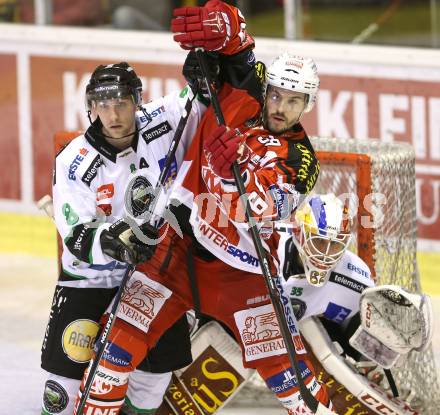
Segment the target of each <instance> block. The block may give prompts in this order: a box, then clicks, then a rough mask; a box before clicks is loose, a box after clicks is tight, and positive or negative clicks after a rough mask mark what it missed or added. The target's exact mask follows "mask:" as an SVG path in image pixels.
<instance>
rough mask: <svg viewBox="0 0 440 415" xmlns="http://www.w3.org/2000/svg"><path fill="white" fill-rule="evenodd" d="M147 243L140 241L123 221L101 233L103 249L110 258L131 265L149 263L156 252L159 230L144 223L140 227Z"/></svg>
mask: <svg viewBox="0 0 440 415" xmlns="http://www.w3.org/2000/svg"><path fill="white" fill-rule="evenodd" d="M139 229H140V231H141V232H142V234H143V235H144V237H145V242H144V241H141V240H139V239H138V237H137V236H136V235H135V234H134V233H133V231H132V229H131V228H130V226H129V225H128V223H127V222H125V221H124V220H123V219H120V220H118V221H117V222H115V223H113V224H112V225H111V226H110V228H109V229H108V230H104V231H103V232H102V233H101V237H100V241H101V249H102V251H103V252H104V253H105V254H107V255H108V256H110V257H112V258H114V259H116V260H117V261H120V262H125V263H127V264H130V265H136V264H140V263H142V262H145V261H148V260H149V259H150V258H151V257H152V256H153V255H154V252H155V250H156V244H157V238H158V234H159V233H158V230H157V229H156V228H155V227H153V226H152V225H150V224H149V223H144V224H143V225H141V226H140V227H139Z"/></svg>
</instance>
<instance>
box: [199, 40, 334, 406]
mask: <svg viewBox="0 0 440 415" xmlns="http://www.w3.org/2000/svg"><path fill="white" fill-rule="evenodd" d="M196 56H197V59H198V62H199V65H200V70H201V71H202V74H203V77H204V80H205V83H206V86H207V89H208V94H209V98H210V100H211V105H212V106H213V109H214V113H215V116H216V118H217V122H218V124H220V125H225V119H224V116H223V112H222V110H221V107H220V103H219V101H218V97H217V93H216V91H215V90H214V88H213V84H212V80H211V79H210V74H209V71H208V68H207V64H206V58H205V55H204V51H203V49H200V48H199V49H196ZM232 172H233V175H234V179H235V183H236V186H237V188H238V192H239V194H240V199H241V201H242V203H243V206H244V207H245V215H246V219H247V221H248V226H249V230H250V232H251V236H252V240H253V243H254V246H255V250H256V252H257V256H258V259H259V261H260V266H261V271H262V274H263V277H264V280H265V283H266V286H267V288H268V291H269V297H270V299H271V302H272V304H273V307H274V310H275V314H276V317H277V320H278V323H279V327H280V330H281V334H282V337H283V340H284V343H285V345H286V349H287V354H288V356H289V359H290V362H291V364H292V367H293V369H294V371H295V376H296V378H297V381H298V387H299V390H300V394H301V396H302V398H303V400H304V402H305V404H306V405H307V407H308V408H309V409H310V410H311V411H313V412H314V413H316V414H321V415H322V414H331V413H332V412H331V411H330V410H329V409H328V408H326V407H325V406H324V405H322V404H320V403H319V401H318V400H317V399H316V398H315V397H314V396H313V395H312V393H311V392H310V391H309V389H308V388H307V386H306V385H305V383H304V381H303V379H302V376H301V371H300V369H299V366H298V362H297V361H296V351H295V346H294V344H293V341H292V335H291V332H290V328H289V325H288V324H287V321H286V316H285V314H284V311H283V306H282V303H281V300H280V293H279V292H278V289H277V287H276V286H275V280H274V278H273V276H272V275H271V272H270V268H269V263H268V260H267V257H266V253H265V251H264V248H263V244H262V242H261V239H260V235H259V234H258V231H257V228H256V222H255V220H254V218H253V216H252V213H251V210H250V205H249V201H248V198H247V194H246V189H245V186H244V183H243V179H242V177H241V174H240V169H239V167H238V164H237V162H234V164H233V165H232ZM324 409H325V410H327V412H323V411H324ZM318 411H320V412H318Z"/></svg>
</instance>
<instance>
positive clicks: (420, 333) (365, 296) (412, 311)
mask: <svg viewBox="0 0 440 415" xmlns="http://www.w3.org/2000/svg"><path fill="white" fill-rule="evenodd" d="M360 314H361V326H360V327H359V328H358V329H357V331H356V332H355V333H354V335H353V336H352V337H351V338H350V344H351V345H352V346H353V347H354V348H355V349H356V350H358V351H359V352H361V353H362V354H363V355H364V356H366V357H367V358H369V359H371V360H372V361H374V362H376V363H377V364H379V365H380V366H382V367H384V368H386V369H389V368H390V367H392V366H393V365H394V364H395V363H396V362H397V360H398V359H399V357H400V356H402V355H406V354H407V353H409V352H410V351H412V350H416V351H424V350H426V349H427V347H428V346H429V344H430V341H431V338H432V332H433V323H432V306H431V302H430V299H429V297H428V296H426V295H424V294H410V293H408V292H407V291H405V290H403V289H402V288H401V287H399V286H396V285H382V286H379V287H373V288H367V289H366V290H364V292H363V293H362V295H361V299H360Z"/></svg>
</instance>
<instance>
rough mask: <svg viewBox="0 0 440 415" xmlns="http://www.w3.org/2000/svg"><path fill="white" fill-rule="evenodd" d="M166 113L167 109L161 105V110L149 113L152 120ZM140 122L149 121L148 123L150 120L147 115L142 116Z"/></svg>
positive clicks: (157, 109)
mask: <svg viewBox="0 0 440 415" xmlns="http://www.w3.org/2000/svg"><path fill="white" fill-rule="evenodd" d="M164 112H165V107H164V106H163V105H161V106H160V107H159V108H156V109H155V110H153V111H151V112H150V113H149V115H150V117H151V118H155V117H157V116H158V115H160V114H163V113H164ZM139 120H140V121H141V122H147V121H148V118H147V117H146V116H145V115H142V116H141V117H140V118H139Z"/></svg>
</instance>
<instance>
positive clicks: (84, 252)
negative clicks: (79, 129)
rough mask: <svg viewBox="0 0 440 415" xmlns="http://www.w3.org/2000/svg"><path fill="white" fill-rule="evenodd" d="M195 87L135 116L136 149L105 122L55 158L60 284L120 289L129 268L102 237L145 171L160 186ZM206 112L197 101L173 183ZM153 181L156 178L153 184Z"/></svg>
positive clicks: (175, 164) (177, 158)
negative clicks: (115, 139)
mask: <svg viewBox="0 0 440 415" xmlns="http://www.w3.org/2000/svg"><path fill="white" fill-rule="evenodd" d="M188 94H191V90H190V88H185V89H184V90H183V91H182V92H180V93H179V92H175V93H171V94H169V95H167V96H165V97H162V98H160V99H157V100H155V101H152V102H150V103H148V104H145V105H144V108H145V109H146V111H147V113H148V114H150V116H151V121H150V122H149V120H148V119H147V117H146V116H145V115H144V113H143V112H142V111H139V112H138V113H137V114H136V126H137V130H138V134H137V135H136V136H135V138H134V140H133V143H132V145H131V147H129V148H127V149H125V150H121V151H120V150H118V149H116V148H115V147H113V146H112V145H110V144H109V143H108V142H107V141H106V140H105V138H104V137H103V136H102V134H101V132H100V130H101V128H100V127H101V125H100V121H99V120H98V121H95V122H94V123H93V124H92V125H91V126H90V127H89V128H88V130H87V131H86V132H85V133H84V135H80V136H78V137H76V138H75V139H73V140H72V141H71V142H70V143H69V144H68V145H67V146H66V147H65V148H64V149H63V150H62V151H61V152H60V153H59V154H58V155H57V157H56V161H55V170H54V182H53V200H54V211H55V222H56V226H57V229H58V232H59V234H60V236H61V238H62V240H63V253H62V271H61V274H60V279H59V285H63V286H74V287H84V288H103V287H106V288H110V287H115V286H117V285H119V283H120V280H121V279H122V276H123V274H124V271H125V268H126V264H124V263H121V262H118V261H116V260H114V259H113V258H110V257H109V256H107V255H106V254H104V253H103V252H102V249H101V244H100V235H101V233H102V231H103V230H104V229H108V228H109V226H110V225H111V223H113V222H115V221H116V220H117V219H120V218H122V217H123V216H124V214H125V212H126V211H125V208H124V196H125V190H126V187H127V185H128V183H129V181H130V179H131V178H132V176H133V173H135V172H136V173H139V171H140V169H143V171H144V172H145V174H146V176H148V177H149V178H150V182H151V184H152V185H153V186H155V185H156V182H157V179H158V177H159V174H160V172H161V170H162V168H163V165H164V163H165V158H166V154H167V153H168V150H169V148H170V143H171V141H172V139H173V136H174V133H175V131H176V128H177V125H178V123H179V120H180V118H181V115H182V114H183V111H184V110H183V109H184V106H185V103H186V102H187V99H188ZM205 109H206V107H205V105H204V104H202V103H201V102H200V101H198V100H197V99H195V100H194V101H193V106H192V110H191V113H190V115H189V117H188V121H187V124H186V127H185V130H184V132H183V135H182V138H181V141H180V144H179V146H178V148H177V151H176V154H175V158H174V159H173V160H172V164H171V170H170V173H169V179H168V180H173V179H174V177H175V175H176V174H177V170H178V168H179V166H180V164H181V162H182V159H183V156H184V154H185V151H186V149H187V148H188V146H189V144H190V143H191V140H192V137H193V136H194V133H195V131H196V128H197V126H198V124H199V122H200V119H201V117H202V115H203V113H204V111H205ZM151 178H153V179H151Z"/></svg>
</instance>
